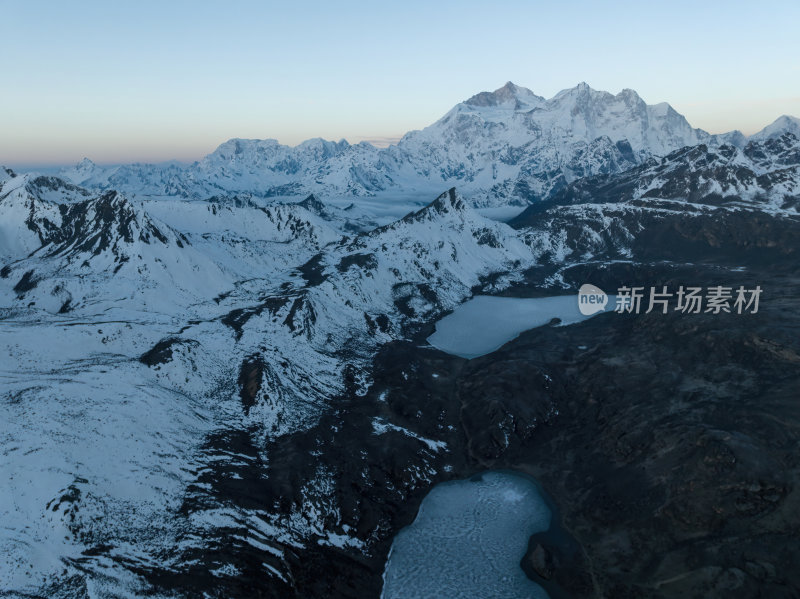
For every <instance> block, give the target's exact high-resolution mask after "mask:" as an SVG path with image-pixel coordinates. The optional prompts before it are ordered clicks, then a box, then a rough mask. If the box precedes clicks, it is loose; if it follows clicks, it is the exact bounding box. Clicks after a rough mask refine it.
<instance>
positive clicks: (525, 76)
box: [0, 0, 800, 166]
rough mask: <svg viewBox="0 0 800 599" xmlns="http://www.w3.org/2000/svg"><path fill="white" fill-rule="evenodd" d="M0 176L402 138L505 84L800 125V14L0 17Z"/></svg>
mask: <svg viewBox="0 0 800 599" xmlns="http://www.w3.org/2000/svg"><path fill="white" fill-rule="evenodd" d="M0 23H2V27H0V56H2V57H3V60H2V63H1V64H0V164H7V165H10V166H22V165H34V164H36V165H47V164H68V163H74V162H76V161H78V160H80V159H81V158H82V157H84V156H88V157H89V158H92V159H93V160H95V161H96V162H98V163H117V162H129V161H161V160H167V159H178V160H184V161H191V160H195V159H198V158H200V157H201V156H203V155H205V154H207V153H209V152H210V151H212V150H213V149H214V148H215V147H216V146H217V145H218V144H219V143H221V142H223V141H225V140H226V139H229V138H231V137H250V138H266V137H273V138H277V139H278V140H279V141H281V142H283V143H288V144H296V143H298V142H300V141H302V140H303V139H307V138H309V137H324V138H327V139H340V138H343V137H344V138H346V139H348V140H349V141H359V140H361V139H375V138H393V137H395V136H399V135H401V134H402V133H404V132H406V131H408V130H410V129H419V128H422V127H424V126H426V125H428V124H430V123H431V122H433V121H435V120H436V119H438V118H439V117H440V116H442V115H443V114H444V113H445V112H446V111H447V110H449V109H450V108H451V107H452V106H453V105H454V104H456V103H457V102H459V101H462V100H464V99H466V98H468V97H469V96H471V95H473V94H474V93H477V92H479V91H482V90H492V89H495V88H497V87H500V86H502V85H503V84H504V83H505V82H506V81H508V80H511V81H514V82H515V83H517V84H518V85H522V86H525V87H529V88H531V89H532V90H533V91H534V92H536V93H537V94H539V95H543V96H545V97H551V96H552V95H554V94H555V93H557V92H558V91H559V90H561V89H563V88H567V87H573V86H574V85H575V84H577V83H578V82H580V81H586V82H587V83H589V85H591V86H592V87H594V88H596V89H604V90H607V91H610V92H613V93H617V92H619V91H620V90H621V89H623V88H626V87H630V88H633V89H635V90H637V91H638V92H639V94H640V95H641V96H642V97H643V98H644V99H645V100H646V101H647V102H648V103H656V102H661V101H667V102H670V103H671V104H672V105H673V106H674V107H675V108H676V109H677V110H678V111H679V112H681V113H683V114H684V115H685V116H686V117H687V118H688V119H689V122H690V123H691V124H692V125H694V126H696V127H702V128H704V129H706V130H708V131H711V132H721V131H726V130H730V129H737V128H738V129H741V130H743V131H744V132H745V133H752V132H754V131H756V130H758V129H760V128H762V127H763V126H765V125H767V124H768V123H770V122H771V121H773V120H774V119H775V118H777V117H778V116H780V115H781V114H794V115H796V116H800V35H798V31H800V27H799V25H800V2H798V0H780V1H778V0H761V1H759V2H753V1H749V2H738V1H727V2H718V1H706V2H702V1H697V0H695V1H694V2H689V1H683V0H678V1H670V2H647V1H644V0H639V1H636V2H633V1H631V2H627V1H606V2H599V1H596V0H595V1H586V2H582V1H573V2H569V1H564V2H555V1H549V2H536V1H528V2H525V1H503V0H495V1H493V2H490V1H486V0H484V1H482V2H472V1H468V0H461V1H458V2H450V1H440V2H436V3H435V5H434V3H433V2H418V1H416V0H408V1H405V2H402V3H400V2H376V1H370V2H366V1H339V2H337V1H328V2H312V1H302V0H296V1H294V2H267V1H249V0H248V1H245V0H225V1H218V0H208V1H203V0H194V1H184V0H159V1H152V0H138V1H137V2H116V1H113V2H112V1H109V0H85V1H81V0H75V1H71V2H64V1H44V0H24V1H20V0H0Z"/></svg>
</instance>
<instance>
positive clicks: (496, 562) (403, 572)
mask: <svg viewBox="0 0 800 599" xmlns="http://www.w3.org/2000/svg"><path fill="white" fill-rule="evenodd" d="M550 518H551V513H550V509H549V508H548V507H547V505H546V503H545V501H544V499H543V498H542V496H541V495H540V493H539V490H538V489H537V487H536V485H535V484H534V483H533V482H532V481H530V480H528V479H527V478H525V477H522V476H519V475H515V474H511V473H505V472H486V473H483V474H481V475H479V476H476V477H473V478H471V479H468V480H460V481H452V482H447V483H442V484H439V485H436V486H435V487H434V488H433V489H431V491H430V493H428V495H427V496H426V497H425V499H424V500H423V502H422V505H421V506H420V510H419V514H417V518H416V519H415V520H414V522H413V523H412V524H411V525H410V526H407V527H406V528H404V529H403V530H401V531H400V532H399V533H398V534H397V537H396V538H395V540H394V543H393V544H392V550H391V552H390V554H389V559H388V561H387V564H386V570H385V571H384V575H383V580H384V585H383V594H382V596H381V597H382V599H417V598H423V597H424V598H426V599H427V598H430V597H452V598H456V597H458V598H464V599H470V598H473V597H474V598H475V599H485V598H486V597H508V598H509V599H523V598H524V599H528V598H537V599H538V598H546V597H547V593H545V591H544V589H542V588H541V587H540V586H539V585H537V584H536V583H534V582H533V581H532V580H530V579H529V578H528V577H527V576H525V573H524V572H523V571H522V568H521V567H520V565H519V564H520V560H521V559H522V557H523V556H524V555H525V551H526V550H527V547H528V540H529V538H530V536H531V535H532V534H534V533H536V532H540V531H544V530H547V529H548V528H549V527H550Z"/></svg>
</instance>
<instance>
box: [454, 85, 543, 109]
mask: <svg viewBox="0 0 800 599" xmlns="http://www.w3.org/2000/svg"><path fill="white" fill-rule="evenodd" d="M544 102H545V99H544V98H542V97H540V96H537V95H536V94H534V93H533V92H532V91H531V90H529V89H527V88H525V87H520V86H518V85H515V84H513V83H512V82H511V81H509V82H508V83H506V84H505V85H504V86H503V87H501V88H498V89H496V90H494V91H493V92H480V93H478V94H475V95H474V96H472V97H471V98H469V99H468V100H466V101H465V102H464V104H466V105H467V106H476V107H495V106H503V107H510V108H513V109H514V110H524V109H527V110H530V109H531V108H534V107H536V106H539V105H541V104H542V103H544Z"/></svg>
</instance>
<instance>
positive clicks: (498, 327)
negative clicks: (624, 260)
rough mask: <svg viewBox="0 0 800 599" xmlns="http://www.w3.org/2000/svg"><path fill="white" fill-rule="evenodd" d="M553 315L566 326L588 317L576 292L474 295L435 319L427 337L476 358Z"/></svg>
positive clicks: (444, 348)
mask: <svg viewBox="0 0 800 599" xmlns="http://www.w3.org/2000/svg"><path fill="white" fill-rule="evenodd" d="M615 301H616V298H615V296H609V297H608V303H607V304H606V307H605V310H606V311H609V310H613V306H614V305H615ZM554 318H558V319H560V320H561V324H562V325H567V324H573V323H576V322H580V321H581V320H585V319H587V318H591V317H590V316H584V315H583V314H581V312H580V310H579V309H578V296H577V295H557V296H552V297H535V298H521V297H495V296H488V295H478V296H476V297H474V298H472V299H471V300H469V301H467V302H464V303H463V304H461V305H460V306H458V307H457V308H456V309H455V310H454V311H453V312H452V313H451V314H448V315H447V316H445V317H444V318H442V319H441V320H440V321H439V322H437V323H436V332H435V333H433V335H431V336H430V337H428V343H430V344H431V345H432V346H434V347H436V348H437V349H440V350H442V351H444V352H447V353H448V354H453V355H456V356H461V357H462V358H477V357H478V356H483V355H486V354H490V353H492V352H493V351H495V350H497V349H499V348H500V347H502V346H503V345H505V344H506V343H508V342H509V341H511V340H512V339H514V338H516V337H518V336H519V335H520V334H521V333H523V332H524V331H527V330H528V329H533V328H535V327H540V326H542V325H545V324H547V323H549V322H550V321H551V320H553V319H554Z"/></svg>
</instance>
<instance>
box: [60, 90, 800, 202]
mask: <svg viewBox="0 0 800 599" xmlns="http://www.w3.org/2000/svg"><path fill="white" fill-rule="evenodd" d="M786 132H792V133H795V134H800V120H798V119H796V118H794V117H788V116H783V117H781V118H779V119H778V120H776V121H775V122H774V123H772V124H771V125H769V126H768V127H766V128H765V129H763V130H762V131H760V132H759V133H757V134H755V135H753V136H752V139H753V140H756V141H763V140H765V139H768V138H774V137H778V136H780V135H781V134H782V133H786ZM746 142H747V138H746V137H745V136H744V135H743V134H742V133H741V132H739V131H732V132H730V133H726V134H722V135H711V134H709V133H707V132H705V131H703V130H701V129H695V128H692V127H691V126H690V125H689V123H688V122H687V121H686V119H685V118H684V117H683V116H682V115H680V114H678V113H677V112H676V111H675V110H674V109H673V108H672V107H671V106H670V105H669V104H666V103H661V104H655V105H648V104H646V103H645V102H644V101H643V100H642V99H641V98H640V97H639V95H638V94H637V93H636V92H635V91H633V90H630V89H625V90H623V91H621V92H620V93H618V94H617V95H612V94H610V93H608V92H603V91H596V90H593V89H592V88H590V87H589V86H588V85H586V84H585V83H581V84H579V85H577V86H576V87H574V88H572V89H567V90H564V91H562V92H560V93H558V94H556V95H555V96H554V97H553V98H550V99H549V100H547V99H545V98H542V97H540V96H537V95H536V94H534V93H533V92H532V91H530V90H529V89H526V88H523V87H518V86H516V85H514V84H513V83H511V82H509V83H507V84H506V85H504V86H503V87H501V88H500V89H498V90H495V91H494V92H481V93H479V94H477V95H475V96H473V97H472V98H470V99H468V100H466V101H465V102H462V103H460V104H457V105H456V106H455V107H453V108H452V109H451V110H450V111H449V112H448V113H447V114H446V115H444V116H443V117H442V118H441V119H439V120H438V121H436V122H435V123H433V124H432V125H430V126H429V127H426V128H425V129H422V130H421V131H411V132H409V133H407V134H406V135H404V136H403V138H402V139H401V140H400V141H399V142H398V143H397V144H396V145H392V146H389V147H386V148H380V149H379V148H376V147H374V146H372V145H371V144H368V143H365V142H362V143H359V144H355V145H352V144H349V143H348V142H346V141H344V140H342V141H339V142H331V141H325V140H323V139H311V140H308V141H305V142H303V143H301V144H300V145H298V146H295V147H289V146H285V145H281V144H279V143H278V142H277V141H276V140H271V139H267V140H246V139H231V140H229V141H227V142H225V143H224V144H222V145H221V146H219V147H218V148H217V149H216V150H215V151H214V152H212V153H211V154H209V155H208V156H206V157H205V158H203V159H202V160H200V161H199V162H196V163H194V164H191V165H181V164H178V163H168V164H166V165H163V164H162V165H152V164H131V165H123V166H116V167H100V166H97V165H96V164H94V163H92V162H91V161H90V160H88V159H85V160H83V161H82V162H81V163H79V164H78V165H76V166H75V167H73V168H70V169H65V170H64V171H62V173H61V176H62V177H64V178H66V179H68V180H70V181H72V182H73V183H76V184H79V185H82V186H85V187H91V188H97V189H116V190H119V191H124V192H127V193H135V194H142V195H170V196H182V197H188V198H194V199H202V198H205V197H208V196H212V195H218V194H231V193H239V194H242V193H245V194H251V195H253V196H256V197H262V198H265V197H276V196H281V197H297V196H305V195H308V194H310V193H316V194H321V195H322V196H327V197H333V196H337V197H341V196H372V195H381V194H384V193H388V194H393V193H394V194H397V193H425V194H436V193H440V192H441V191H442V190H443V189H447V188H449V187H452V186H456V187H458V188H459V189H460V190H461V191H462V193H464V194H465V197H467V198H469V201H470V202H471V203H473V204H474V205H484V206H499V205H506V204H514V205H521V206H524V205H525V204H528V203H530V202H535V201H538V200H542V199H547V198H549V197H550V196H551V195H552V194H553V193H556V192H557V191H558V190H559V189H561V188H563V187H564V186H565V185H567V184H569V183H571V182H572V181H575V180H577V179H579V178H581V177H586V176H591V175H597V174H611V173H618V172H622V171H625V170H627V169H629V168H631V167H633V166H636V165H638V164H641V163H642V162H643V161H645V160H647V159H648V158H650V157H652V156H663V155H666V154H668V153H670V152H672V151H674V150H677V149H679V148H682V147H684V146H691V145H696V144H698V143H705V144H709V145H721V144H730V145H733V146H736V147H743V146H744V145H745V144H746Z"/></svg>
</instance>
